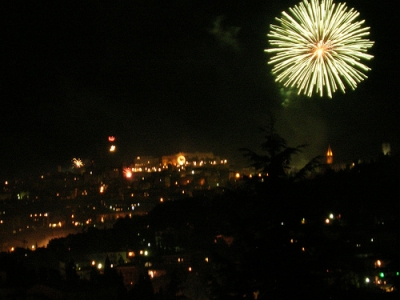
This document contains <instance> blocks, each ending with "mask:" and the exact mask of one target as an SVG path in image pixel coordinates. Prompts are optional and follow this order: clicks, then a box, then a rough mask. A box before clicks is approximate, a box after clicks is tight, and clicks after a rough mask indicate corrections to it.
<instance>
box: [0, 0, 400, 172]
mask: <svg viewBox="0 0 400 300" xmlns="http://www.w3.org/2000/svg"><path fill="white" fill-rule="evenodd" d="M8 2H9V3H8V4H3V5H2V7H1V15H0V22H1V23H0V24H1V27H0V28H1V32H2V34H1V40H0V41H1V52H2V55H1V62H2V63H1V69H2V71H1V81H0V96H1V101H2V107H1V115H0V117H1V121H0V122H1V123H0V125H1V127H0V132H1V138H2V142H1V159H0V163H1V165H0V168H1V169H0V174H1V175H4V174H11V173H14V172H15V171H16V170H17V171H19V172H21V171H25V170H32V169H35V170H36V168H41V169H43V170H47V169H52V170H53V169H54V170H55V168H56V166H57V165H69V163H70V160H71V159H72V158H73V157H80V158H82V159H90V158H98V157H101V156H102V154H104V152H105V151H107V150H106V143H107V141H106V139H107V136H108V135H115V136H116V137H117V141H118V143H119V145H118V146H119V155H120V156H121V157H123V158H124V159H125V160H127V161H129V160H132V159H133V157H135V156H137V155H155V156H157V155H169V154H173V153H176V152H179V151H207V152H214V154H216V155H219V156H221V157H226V158H228V159H230V160H231V161H234V162H235V161H240V159H241V153H240V152H239V150H238V149H239V148H240V147H249V148H253V149H254V150H258V147H259V145H260V143H261V142H262V141H263V138H262V135H261V134H260V133H259V131H258V128H259V127H260V126H265V125H266V124H267V122H268V116H269V115H271V114H272V115H273V116H274V118H275V120H276V126H277V128H278V130H279V132H280V133H281V135H282V136H283V137H284V138H286V139H287V141H288V143H289V145H292V146H295V145H297V144H303V143H308V144H309V145H310V146H309V147H308V148H307V149H306V151H305V152H304V153H303V155H302V156H301V157H299V160H300V161H303V160H304V161H305V160H306V159H309V158H311V157H313V156H315V155H318V154H323V153H324V152H325V151H326V149H327V146H328V144H331V147H332V150H333V152H334V155H335V159H336V161H339V160H340V161H346V160H351V159H354V158H357V157H370V156H375V155H377V154H379V153H380V151H381V144H382V142H390V143H391V145H392V151H393V152H396V153H398V152H399V147H400V141H399V137H400V132H399V126H398V119H399V111H400V106H399V76H398V70H399V55H398V53H400V49H399V45H400V41H399V25H398V20H397V15H395V12H396V9H395V7H394V6H393V5H392V4H386V3H388V1H386V2H385V1H372V0H371V1H367V0H353V1H346V3H347V5H348V7H354V8H355V9H356V10H358V11H359V12H360V13H361V16H360V19H365V20H366V26H371V36H370V38H371V39H372V40H374V41H375V45H374V47H373V48H372V49H371V51H370V52H371V53H372V54H373V55H374V56H375V57H374V59H373V60H372V61H370V62H367V64H368V65H369V66H370V67H371V68H372V71H370V72H369V73H368V74H367V75H368V76H369V78H368V79H367V80H366V81H364V82H362V83H361V84H359V87H358V88H357V89H356V90H355V91H351V90H348V91H347V93H346V94H342V93H341V92H337V93H336V94H335V95H334V97H333V99H329V98H320V97H314V98H305V97H298V96H297V95H295V94H290V95H289V94H288V93H284V92H282V91H281V90H280V87H279V85H277V84H275V82H274V78H273V76H272V75H271V66H269V65H267V64H266V62H267V61H268V55H267V54H266V53H264V49H265V48H267V47H268V41H267V36H266V34H267V33H268V31H269V24H270V23H271V22H274V17H279V16H280V13H281V11H282V10H286V9H287V8H288V7H290V6H293V5H295V4H297V3H298V1H288V0H285V1H281V0H269V1H267V0H264V1H259V0H246V1H244V0H243V1H240V0H237V1H232V0H229V1H227V0H201V1H200V0H175V1H169V0H136V1H128V0H121V1H71V0H68V1H66V0H58V1H39V0H36V1H29V2H28V3H24V5H19V4H16V3H14V2H15V1H8ZM284 101H286V102H285V103H286V105H282V103H283V102H284Z"/></svg>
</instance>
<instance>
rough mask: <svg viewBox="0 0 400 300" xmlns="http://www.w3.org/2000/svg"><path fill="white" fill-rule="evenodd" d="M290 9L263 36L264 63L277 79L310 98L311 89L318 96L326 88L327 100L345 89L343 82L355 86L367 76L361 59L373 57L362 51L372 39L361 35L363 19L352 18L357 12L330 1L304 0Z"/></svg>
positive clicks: (363, 32) (365, 67)
mask: <svg viewBox="0 0 400 300" xmlns="http://www.w3.org/2000/svg"><path fill="white" fill-rule="evenodd" d="M289 12H290V13H286V12H282V18H276V20H277V21H278V22H280V25H271V30H270V32H269V34H268V37H269V42H270V44H271V46H272V47H271V48H270V49H266V50H265V51H266V52H269V53H272V54H273V56H272V57H271V59H270V61H269V62H268V63H269V64H271V65H274V67H273V69H272V72H273V73H274V74H275V75H276V81H278V82H283V83H284V85H285V86H290V87H296V88H297V89H298V93H299V94H300V93H302V92H303V94H306V95H307V96H309V97H311V96H312V94H313V92H314V91H315V92H316V93H319V95H320V96H321V97H322V96H323V95H324V88H325V89H326V93H327V94H328V96H329V97H331V98H332V93H334V92H335V91H336V90H337V89H338V88H339V89H340V90H341V91H342V92H343V93H344V92H345V83H347V85H349V86H350V87H351V88H352V89H353V90H354V89H355V88H356V87H357V84H358V83H359V82H361V81H363V80H364V79H366V78H367V76H366V75H365V74H364V73H363V71H364V72H366V71H369V70H370V68H369V67H367V66H366V65H364V64H363V63H361V62H360V60H361V59H365V60H370V59H371V58H372V57H373V56H372V55H370V54H368V53H367V50H368V49H369V48H371V47H372V46H373V44H374V42H372V41H370V40H369V39H366V38H365V37H367V36H368V35H369V32H368V30H369V27H362V26H363V24H364V23H365V21H364V20H362V21H355V20H356V18H357V17H358V16H359V13H358V12H357V11H356V10H354V9H349V10H348V9H347V7H346V4H345V3H339V4H337V5H336V4H334V3H333V1H332V0H304V1H303V2H301V3H299V4H298V5H296V6H294V7H293V8H289Z"/></svg>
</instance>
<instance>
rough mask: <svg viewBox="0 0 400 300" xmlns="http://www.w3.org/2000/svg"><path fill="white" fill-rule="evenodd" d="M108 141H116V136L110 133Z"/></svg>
mask: <svg viewBox="0 0 400 300" xmlns="http://www.w3.org/2000/svg"><path fill="white" fill-rule="evenodd" d="M108 141H109V142H110V143H111V142H114V141H115V136H112V135H110V136H109V137H108Z"/></svg>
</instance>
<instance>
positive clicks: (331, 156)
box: [326, 145, 333, 165]
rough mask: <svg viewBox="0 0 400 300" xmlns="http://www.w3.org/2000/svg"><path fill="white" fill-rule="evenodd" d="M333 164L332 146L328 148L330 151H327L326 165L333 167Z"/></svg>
mask: <svg viewBox="0 0 400 300" xmlns="http://www.w3.org/2000/svg"><path fill="white" fill-rule="evenodd" d="M332 163H333V153H332V149H331V145H329V146H328V151H326V164H327V165H331V164H332Z"/></svg>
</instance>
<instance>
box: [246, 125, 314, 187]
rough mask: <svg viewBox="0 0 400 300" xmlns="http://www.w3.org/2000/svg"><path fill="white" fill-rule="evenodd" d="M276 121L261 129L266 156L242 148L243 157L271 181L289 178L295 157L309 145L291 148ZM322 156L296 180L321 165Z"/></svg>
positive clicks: (306, 166) (310, 164)
mask: <svg viewBox="0 0 400 300" xmlns="http://www.w3.org/2000/svg"><path fill="white" fill-rule="evenodd" d="M274 125H275V124H274V121H273V120H272V118H271V121H270V122H269V125H268V126H267V127H266V128H260V130H261V131H262V132H263V133H264V135H265V142H263V143H262V144H261V150H262V151H263V153H264V154H258V153H257V152H255V151H253V150H251V149H248V148H240V149H239V150H240V151H242V152H243V156H244V157H247V158H248V159H249V161H250V162H251V165H252V166H253V167H254V168H255V169H256V171H258V172H262V173H265V174H268V177H270V178H271V179H276V178H286V177H288V170H290V168H291V166H290V163H291V162H292V158H293V156H294V155H296V154H299V153H301V152H302V151H303V149H304V148H305V147H307V144H302V145H298V146H296V147H289V146H288V145H287V142H286V140H285V139H284V138H282V137H281V136H280V135H279V134H278V133H277V132H276V130H275V126H274ZM319 159H320V156H317V157H315V158H313V159H312V160H311V161H310V162H309V163H307V164H306V165H305V166H304V167H303V168H302V169H301V170H300V171H299V172H298V173H297V174H296V175H295V178H304V177H305V176H306V174H307V173H309V172H311V171H312V170H314V169H315V168H316V167H317V166H318V165H319Z"/></svg>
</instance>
